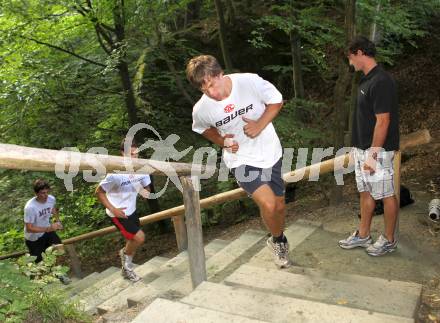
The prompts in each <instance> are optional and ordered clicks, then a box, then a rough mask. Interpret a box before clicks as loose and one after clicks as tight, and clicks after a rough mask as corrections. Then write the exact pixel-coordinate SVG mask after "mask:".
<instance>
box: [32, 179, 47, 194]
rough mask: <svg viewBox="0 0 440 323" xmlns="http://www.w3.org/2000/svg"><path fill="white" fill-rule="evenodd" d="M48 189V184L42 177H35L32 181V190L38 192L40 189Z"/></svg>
mask: <svg viewBox="0 0 440 323" xmlns="http://www.w3.org/2000/svg"><path fill="white" fill-rule="evenodd" d="M45 189H50V185H49V183H48V182H46V181H45V180H44V179H37V180H36V181H35V182H34V192H35V193H38V192H40V191H41V190H45Z"/></svg>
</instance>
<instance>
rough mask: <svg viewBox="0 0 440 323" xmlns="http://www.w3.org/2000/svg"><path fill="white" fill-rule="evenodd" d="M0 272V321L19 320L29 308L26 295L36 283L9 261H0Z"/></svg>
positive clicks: (35, 287)
mask: <svg viewBox="0 0 440 323" xmlns="http://www.w3.org/2000/svg"><path fill="white" fill-rule="evenodd" d="M0 273H1V275H0V321H2V322H4V321H7V320H9V321H10V322H14V321H15V322H19V321H21V320H23V319H24V317H25V314H26V312H27V310H28V309H29V308H30V304H29V303H28V302H27V301H26V295H29V294H30V293H32V292H33V291H34V290H35V289H37V288H38V285H37V284H36V283H34V282H32V281H30V280H29V278H27V277H26V276H24V275H23V274H22V273H21V272H20V271H19V269H18V266H17V265H15V264H13V263H11V262H9V261H0Z"/></svg>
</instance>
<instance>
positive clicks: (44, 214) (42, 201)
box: [24, 179, 63, 263]
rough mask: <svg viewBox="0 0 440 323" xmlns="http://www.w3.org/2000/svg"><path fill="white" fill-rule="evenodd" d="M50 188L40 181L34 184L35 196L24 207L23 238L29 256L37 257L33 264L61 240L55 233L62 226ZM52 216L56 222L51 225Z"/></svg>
mask: <svg viewBox="0 0 440 323" xmlns="http://www.w3.org/2000/svg"><path fill="white" fill-rule="evenodd" d="M49 191H50V186H49V184H48V183H47V182H46V181H44V180H42V179H37V180H36V181H35V182H34V192H35V196H34V197H33V198H31V199H30V200H29V201H27V203H26V205H25V207H24V238H25V243H26V246H27V247H28V249H29V253H30V255H31V256H35V257H37V258H36V259H35V262H36V263H38V262H40V261H41V260H43V257H42V253H43V252H44V251H45V250H46V249H47V248H48V247H50V246H52V245H56V244H60V243H61V239H60V238H59V237H58V235H57V234H56V233H55V231H58V230H61V229H62V228H63V226H62V225H61V222H60V220H59V217H58V210H57V209H56V208H55V203H56V200H55V197H53V196H52V195H49ZM52 215H53V216H54V218H55V220H56V222H54V223H51V217H52Z"/></svg>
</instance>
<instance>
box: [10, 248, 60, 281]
mask: <svg viewBox="0 0 440 323" xmlns="http://www.w3.org/2000/svg"><path fill="white" fill-rule="evenodd" d="M62 254H64V253H63V252H62V251H60V250H55V249H53V248H52V247H49V248H47V249H46V251H45V252H44V253H43V254H42V256H43V260H42V261H40V262H39V263H35V262H34V261H35V259H36V257H35V256H29V254H26V255H25V256H22V257H20V258H19V259H18V260H17V265H18V266H19V269H20V271H21V272H22V273H23V274H24V275H25V276H27V277H29V278H30V279H32V280H33V281H34V282H37V283H40V284H47V283H51V282H56V281H58V277H60V276H64V275H66V273H67V272H68V271H69V268H68V267H66V266H61V265H57V257H58V256H60V255H62Z"/></svg>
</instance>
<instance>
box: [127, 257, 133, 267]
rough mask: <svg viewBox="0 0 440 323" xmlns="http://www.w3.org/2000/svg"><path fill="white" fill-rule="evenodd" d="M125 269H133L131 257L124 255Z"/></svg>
mask: <svg viewBox="0 0 440 323" xmlns="http://www.w3.org/2000/svg"><path fill="white" fill-rule="evenodd" d="M125 267H126V268H128V269H133V256H129V255H125Z"/></svg>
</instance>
